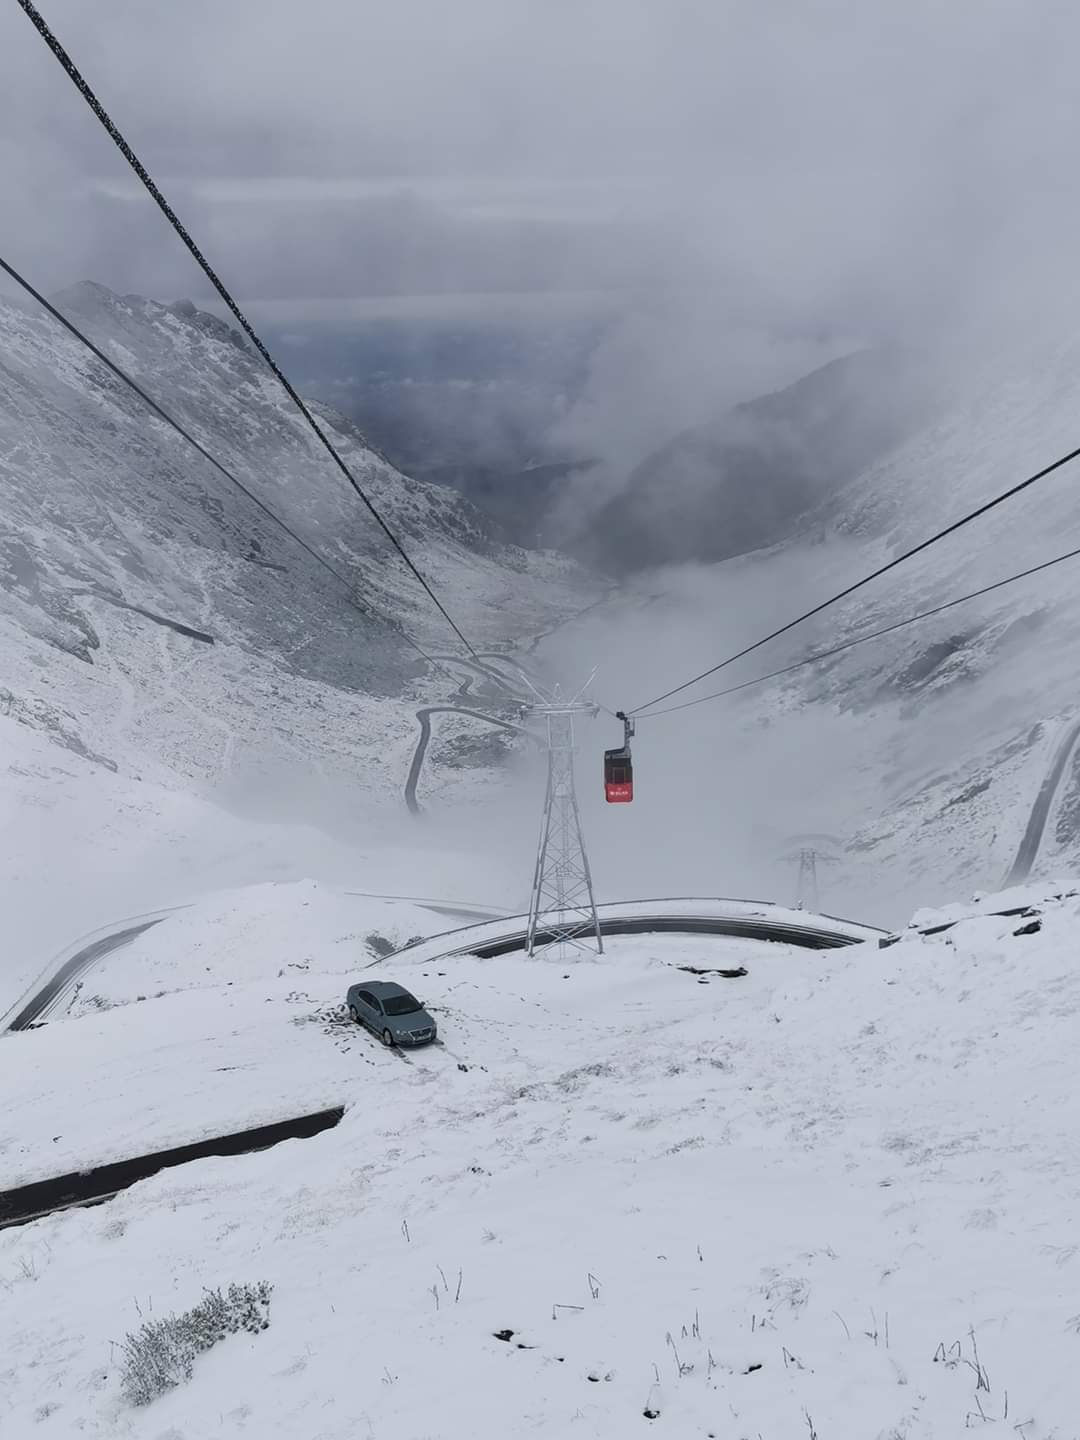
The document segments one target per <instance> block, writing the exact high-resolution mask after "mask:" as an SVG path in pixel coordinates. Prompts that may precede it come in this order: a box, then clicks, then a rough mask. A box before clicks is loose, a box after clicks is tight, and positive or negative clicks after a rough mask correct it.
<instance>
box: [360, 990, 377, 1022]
mask: <svg viewBox="0 0 1080 1440" xmlns="http://www.w3.org/2000/svg"><path fill="white" fill-rule="evenodd" d="M356 998H357V999H358V1000H359V1002H360V1004H359V1005H358V1006H357V1009H358V1010H359V1011H360V1018H361V1020H363V1022H364V1024H365V1025H366V1026H367V1027H368V1029H369V1030H376V1031H377V1030H381V1029H382V1006H381V1005H380V1004H379V1002H378V1000H377V999H376V998H375V996H374V995H373V994H372V993H371V991H370V990H360V991H358V992H357V996H356Z"/></svg>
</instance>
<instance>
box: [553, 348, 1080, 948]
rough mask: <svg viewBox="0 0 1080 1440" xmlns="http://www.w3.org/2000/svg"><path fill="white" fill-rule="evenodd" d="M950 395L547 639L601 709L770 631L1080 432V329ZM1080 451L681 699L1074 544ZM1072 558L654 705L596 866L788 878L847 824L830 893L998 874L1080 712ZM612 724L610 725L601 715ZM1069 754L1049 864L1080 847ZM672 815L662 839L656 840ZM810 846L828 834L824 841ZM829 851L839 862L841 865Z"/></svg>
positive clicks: (1078, 795) (777, 886) (861, 903)
mask: <svg viewBox="0 0 1080 1440" xmlns="http://www.w3.org/2000/svg"><path fill="white" fill-rule="evenodd" d="M965 383H966V386H967V391H968V393H969V394H972V395H974V397H975V398H973V399H970V400H969V401H967V402H966V403H964V404H963V405H956V406H953V407H952V408H951V409H950V411H949V414H948V416H947V417H946V418H944V419H942V420H940V421H939V422H937V423H935V424H934V425H932V426H928V427H927V428H925V429H924V430H923V431H921V432H920V433H919V434H918V435H917V436H916V437H915V438H913V439H911V440H910V441H908V442H907V443H906V444H904V445H903V446H900V447H899V448H897V449H896V450H895V451H893V452H892V453H891V454H890V455H889V456H888V457H887V458H886V459H883V460H881V461H879V462H878V463H876V464H875V465H874V466H872V467H871V468H869V469H868V470H866V471H865V472H864V473H862V474H861V475H860V476H858V477H857V478H856V479H855V480H853V481H851V482H850V483H849V484H848V485H846V486H845V487H844V488H843V489H841V490H840V491H839V492H838V493H837V494H836V495H835V496H833V497H832V498H831V499H830V501H829V502H828V504H827V505H826V506H823V507H822V508H820V509H819V510H818V511H817V512H815V513H814V514H813V515H812V516H811V517H809V518H808V519H807V520H806V522H805V523H802V524H800V527H799V529H798V530H797V532H796V533H794V534H793V535H792V536H791V537H790V538H789V539H788V540H787V541H786V542H785V543H784V544H783V545H779V546H776V547H774V548H773V549H771V550H764V551H758V552H755V553H753V554H750V555H746V556H741V557H739V558H737V559H734V560H730V561H727V562H724V563H723V564H720V565H716V566H712V567H708V568H705V567H701V568H698V569H690V568H688V567H684V568H683V569H682V570H680V571H678V572H661V573H657V574H654V575H653V576H650V577H646V578H644V579H643V580H642V581H641V582H640V583H638V584H637V585H636V586H635V587H634V588H633V589H632V590H631V589H629V588H628V589H626V590H624V592H623V594H622V595H621V596H620V597H619V601H618V603H617V604H610V605H607V606H605V607H603V608H602V609H601V610H599V611H597V612H594V613H593V614H592V615H591V616H589V617H588V618H587V620H585V621H584V622H583V623H582V624H581V625H579V626H577V627H574V628H573V630H572V631H569V632H563V633H561V634H560V635H558V636H556V637H553V639H552V641H551V642H549V643H548V655H549V663H551V664H553V665H555V666H556V667H560V666H561V667H565V668H569V667H571V666H576V667H577V668H578V669H582V670H584V669H586V667H591V665H593V664H595V663H597V661H599V662H600V666H601V668H600V673H599V677H598V692H599V693H600V696H601V698H602V699H603V700H604V702H605V703H606V704H607V705H608V706H609V707H610V708H611V709H619V708H625V707H633V706H637V705H641V704H642V703H643V702H645V701H646V700H648V699H649V698H650V697H652V696H656V695H659V694H661V693H662V692H663V691H665V690H667V689H669V688H670V687H672V686H675V685H678V684H679V683H680V682H682V681H683V680H685V679H687V678H688V677H689V676H691V675H694V674H696V673H697V672H699V671H701V670H703V669H705V668H706V667H708V666H710V665H712V664H714V663H716V662H718V661H720V660H722V659H723V658H724V657H725V656H726V655H729V654H731V653H732V652H734V651H736V650H739V649H741V648H742V647H743V646H744V645H746V644H748V643H751V642H753V641H755V640H757V639H758V638H759V637H760V636H761V635H763V634H766V633H768V632H769V631H770V630H772V629H773V628H775V627H777V626H779V625H782V624H783V623H784V622H786V621H787V620H789V619H790V618H791V617H792V616H794V615H796V614H798V613H799V612H800V611H802V610H803V609H806V608H809V607H810V606H813V605H815V604H817V603H818V602H820V601H821V600H824V599H825V598H826V597H828V596H829V595H830V594H832V593H834V592H835V591H837V590H839V589H841V588H842V587H844V586H846V585H848V584H850V583H851V582H852V581H854V580H856V579H858V578H859V577H860V576H862V575H864V574H867V573H868V572H870V571H871V570H873V569H874V568H876V567H877V566H878V565H880V564H882V563H884V562H885V561H887V560H889V559H891V558H892V557H893V556H895V555H897V554H899V553H900V552H901V551H903V550H904V549H906V548H908V547H909V546H911V545H913V544H915V543H917V542H918V541H920V540H922V539H923V538H925V537H926V536H928V535H930V534H931V533H932V532H933V531H935V530H936V529H938V528H940V527H942V526H944V525H946V524H948V523H949V522H951V521H952V520H954V519H957V518H959V517H960V516H961V515H962V514H963V513H965V512H966V511H968V510H970V509H973V508H975V507H976V506H977V505H979V504H981V503H983V502H984V501H986V500H988V499H990V498H991V497H992V496H994V495H995V494H997V493H998V492H1000V491H1003V490H1005V489H1006V488H1007V487H1008V486H1009V485H1011V484H1013V483H1015V482H1017V481H1019V480H1021V479H1023V478H1024V477H1025V476H1026V475H1029V474H1032V473H1033V472H1034V471H1036V470H1037V469H1039V468H1040V467H1041V466H1043V465H1045V464H1047V463H1049V462H1050V461H1052V460H1053V459H1055V458H1056V457H1057V456H1059V455H1061V454H1063V453H1066V452H1068V451H1070V450H1071V449H1073V448H1075V446H1076V445H1077V443H1078V441H1080V428H1078V420H1077V413H1078V412H1077V405H1076V401H1077V397H1078V395H1080V340H1077V339H1072V340H1070V341H1068V342H1063V343H1061V344H1058V345H1056V346H1052V347H1050V346H1044V347H1042V348H1040V349H1031V350H1028V351H1026V352H1024V353H1021V354H1017V355H1015V356H1012V357H1010V359H1009V361H1008V362H1007V363H1006V362H1003V361H1001V360H997V359H995V361H994V363H993V364H992V365H991V364H990V363H989V362H986V363H985V364H984V366H983V371H982V373H981V374H979V375H977V376H975V377H968V379H967V381H966V382H965ZM1078 477H1080V470H1078V469H1077V467H1076V465H1075V464H1074V465H1073V466H1071V467H1067V468H1064V469H1062V470H1060V471H1058V472H1055V473H1054V474H1052V475H1050V476H1047V477H1046V478H1045V479H1044V480H1042V481H1041V482H1039V484H1037V485H1035V486H1033V487H1032V488H1030V489H1029V490H1027V491H1025V492H1024V493H1023V494H1021V495H1019V496H1018V497H1016V498H1015V499H1014V500H1012V501H1010V502H1008V503H1007V504H1005V505H1003V506H1002V507H1000V508H999V509H998V510H996V511H994V512H992V513H991V514H989V515H987V516H985V517H984V518H982V519H980V520H977V521H975V522H974V523H973V524H972V525H970V526H969V527H967V528H966V529H964V530H962V531H960V532H958V533H957V534H956V535H954V536H951V537H950V538H949V539H948V540H946V541H943V542H942V543H941V544H940V545H938V546H935V547H934V548H932V549H930V550H928V551H926V552H925V553H924V554H922V555H920V556H918V557H916V559H915V560H913V561H911V562H909V563H907V564H905V565H903V566H902V567H900V568H899V569H898V570H896V571H895V572H894V573H891V574H889V575H887V576H885V577H884V578H883V579H882V580H880V581H877V582H875V583H874V584H873V585H871V586H869V587H867V588H866V589H865V590H863V591H860V592H859V593H858V594H857V595H854V596H852V597H851V599H850V600H848V601H846V602H844V603H843V604H841V605H838V606H836V607H833V608H832V609H830V610H828V611H826V612H825V613H824V614H823V615H821V616H820V617H818V618H817V619H816V620H815V621H813V622H812V623H810V624H808V625H804V626H801V627H799V628H798V629H797V630H795V631H794V632H792V633H791V634H790V635H788V636H786V637H784V639H783V640H781V641H778V642H774V643H772V644H770V645H768V646H766V647H765V648H763V649H762V650H760V651H758V652H757V653H755V654H754V655H752V656H750V657H748V658H747V659H745V660H743V661H741V662H740V663H739V664H737V665H734V666H731V667H728V668H726V669H724V670H722V671H721V672H719V673H718V674H716V675H714V676H712V677H710V678H709V679H706V680H705V681H703V682H701V683H700V684H699V685H697V686H694V687H692V688H691V689H689V690H687V691H684V692H682V693H680V694H679V695H677V696H674V697H672V699H671V701H670V702H666V703H670V704H678V703H680V702H683V701H688V700H693V699H695V698H697V697H698V696H701V695H707V694H709V693H710V692H712V691H716V690H721V689H724V688H725V687H727V686H731V685H736V684H738V683H739V682H741V681H743V680H745V679H749V678H752V677H754V676H758V675H761V674H763V673H765V672H768V671H770V670H773V669H775V668H778V667H781V666H784V665H786V664H788V663H790V662H791V661H793V660H797V659H799V658H801V657H803V656H805V655H808V654H810V653H812V652H814V651H816V650H819V649H823V648H826V647H828V646H831V645H833V644H836V643H839V642H842V641H844V640H847V639H851V638H854V637H856V636H858V635H861V634H864V633H866V632H869V631H871V630H875V629H878V628H880V627H882V626H886V625H889V624H890V623H892V622H894V621H897V620H901V619H903V618H905V617H906V616H908V615H911V614H914V613H916V612H919V611H922V610H926V609H929V608H931V607H933V606H936V605H938V604H941V603H943V602H945V601H947V600H949V599H951V598H953V597H955V596H959V595H962V594H964V593H965V592H967V591H970V590H973V589H976V588H978V587H980V586H982V585H986V584H989V583H992V582H993V581H995V580H997V579H999V578H1004V577H1005V576H1007V575H1009V574H1010V573H1013V572H1015V571H1018V570H1022V569H1024V568H1025V567H1027V566H1031V565H1035V564H1038V563H1040V562H1042V561H1043V560H1046V559H1049V558H1051V557H1053V556H1055V555H1057V554H1061V553H1063V552H1065V551H1067V550H1070V549H1073V548H1075V547H1078V546H1080V507H1078V506H1077V503H1076V495H1077V484H1078ZM1078 634H1080V560H1073V561H1071V562H1067V563H1065V564H1063V565H1061V566H1060V567H1058V568H1056V569H1054V570H1050V571H1047V572H1045V573H1043V574H1041V575H1038V576H1034V577H1032V578H1031V579H1029V580H1026V581H1024V582H1021V583H1019V584H1017V585H1015V586H1013V587H1010V588H1007V589H1004V590H1000V591H996V592H995V593H993V594H991V595H988V596H986V597H985V598H983V599H981V600H977V601H975V602H972V603H970V604H967V605H964V606H962V607H958V608H956V609H954V610H951V611H949V612H947V613H945V614H942V615H940V616H938V617H936V618H933V619H931V620H928V621H925V622H923V623H922V624H920V625H918V626H913V627H911V628H908V629H904V630H900V631H897V632H895V633H894V634H892V635H889V636H886V637H884V638H882V639H880V640H876V641H874V642H872V643H870V644H867V645H866V646H860V647H858V648H855V649H853V650H850V651H848V652H846V653H844V654H842V655H838V656H836V657H834V658H833V659H831V660H828V661H825V662H823V663H822V664H820V665H817V666H813V667H810V668H807V669H804V670H801V671H799V672H797V673H795V674H792V675H789V676H786V677H783V678H781V679H778V680H776V681H773V682H770V683H769V684H767V685H764V686H760V687H757V688H753V689H749V690H747V691H745V692H743V693H740V694H735V695H730V696H728V697H725V698H722V699H719V700H716V701H713V702H711V703H709V704H705V705H701V706H699V707H697V708H694V709H687V710H683V711H679V712H677V713H673V714H670V715H664V716H658V717H657V718H655V719H648V718H642V719H641V721H640V722H639V726H638V736H637V740H636V742H635V759H636V762H637V765H636V782H637V783H636V790H635V803H634V805H633V806H632V807H626V813H624V814H620V815H618V816H617V817H614V818H611V817H608V816H605V815H604V814H603V807H602V805H597V806H596V807H595V811H594V815H593V816H592V817H590V820H591V823H593V824H594V825H597V826H600V827H603V830H602V833H603V834H604V835H605V837H610V839H611V844H612V846H613V848H612V849H610V850H609V852H608V855H607V858H606V859H605V857H604V856H603V855H601V857H600V859H599V861H598V869H599V871H600V873H601V875H602V877H603V880H604V884H605V886H606V885H607V884H608V883H609V877H610V875H611V874H612V873H616V874H618V875H619V876H620V878H621V879H622V881H623V883H624V885H625V884H627V883H629V884H633V885H637V884H641V883H646V876H644V875H643V874H642V872H643V871H647V870H648V869H652V870H653V871H657V870H659V871H660V872H662V873H663V875H664V881H663V883H661V884H660V885H659V888H660V889H661V890H662V889H664V888H669V887H670V886H671V885H672V884H680V883H681V884H683V885H685V886H687V887H689V889H688V890H687V891H684V892H683V893H692V892H693V889H694V888H695V887H697V886H700V885H702V884H708V883H710V882H709V879H708V878H707V877H708V876H711V884H712V887H713V888H714V889H716V890H718V891H719V892H720V893H735V894H740V893H741V894H755V893H759V894H760V893H764V894H765V895H772V896H774V897H775V898H778V899H785V900H787V899H790V898H792V892H793V890H794V886H795V868H794V865H792V864H791V863H789V862H786V861H785V862H783V863H781V861H780V857H781V856H783V855H787V854H790V853H791V852H792V851H793V850H796V851H797V850H798V848H799V847H798V843H797V841H796V839H795V837H797V836H798V835H799V834H800V833H804V832H812V833H822V832H823V833H824V834H825V835H827V836H832V837H834V842H833V843H830V844H828V845H826V846H825V851H826V854H825V859H824V860H823V862H822V867H821V869H820V872H819V880H820V884H821V887H822V893H823V896H824V897H825V902H826V903H825V908H835V909H837V910H839V912H840V913H849V914H853V915H857V916H861V917H862V918H864V919H867V920H874V921H878V922H882V923H887V922H890V921H891V922H894V923H895V922H896V921H898V920H899V919H901V918H902V916H903V915H904V914H905V913H907V912H909V911H910V909H911V908H912V907H913V906H915V905H917V904H920V903H933V902H935V901H937V900H940V899H943V898H945V897H948V896H950V895H955V894H957V893H961V894H962V893H964V892H965V891H970V890H971V889H976V888H977V889H983V890H986V889H993V888H995V887H996V886H997V885H999V884H1000V883H1001V879H1002V877H1003V875H1004V874H1005V872H1006V870H1007V869H1008V867H1009V865H1010V863H1011V861H1012V859H1013V856H1014V854H1015V852H1016V847H1017V845H1018V844H1019V841H1020V838H1021V836H1022V834H1023V831H1024V827H1025V825H1026V823H1027V820H1028V817H1029V815H1030V812H1031V807H1032V805H1033V803H1034V801H1035V798H1036V795H1037V793H1038V790H1039V787H1040V784H1041V783H1042V780H1043V778H1044V775H1045V773H1046V770H1047V767H1048V766H1049V764H1050V761H1051V759H1052V757H1053V755H1054V752H1055V749H1056V746H1057V744H1058V741H1059V739H1060V738H1061V736H1062V734H1063V733H1065V732H1066V730H1067V728H1068V726H1069V725H1070V724H1071V723H1072V721H1073V720H1074V719H1075V718H1076V717H1077V716H1078V715H1080V691H1078V689H1077V680H1076V676H1077V672H1078V665H1080V647H1078V644H1077V635H1078ZM605 733H606V734H610V735H611V736H612V738H611V739H610V740H607V741H603V740H601V739H600V737H599V736H598V737H597V740H596V744H597V746H599V745H601V744H603V743H607V744H613V743H615V740H616V739H617V735H618V732H617V729H616V727H615V726H614V725H613V724H608V725H607V728H606V731H605ZM1078 815H1080V774H1077V773H1075V772H1074V771H1073V770H1071V769H1070V770H1069V771H1068V772H1067V773H1066V775H1065V777H1064V782H1063V790H1062V795H1061V803H1060V804H1059V805H1058V806H1057V807H1056V808H1055V812H1054V814H1053V816H1052V817H1051V824H1050V827H1049V829H1048V832H1047V837H1046V841H1045V843H1044V846H1043V847H1042V849H1041V851H1040V856H1039V860H1038V864H1039V865H1042V866H1044V867H1045V866H1049V867H1050V869H1051V870H1055V869H1062V868H1068V867H1073V866H1076V865H1078V864H1080V826H1078V824H1077V817H1078ZM657 835H662V836H663V844H662V845H660V846H658V845H656V844H655V837H656V836H657ZM819 848H820V847H819ZM834 861H838V862H839V863H838V864H837V863H831V862H834Z"/></svg>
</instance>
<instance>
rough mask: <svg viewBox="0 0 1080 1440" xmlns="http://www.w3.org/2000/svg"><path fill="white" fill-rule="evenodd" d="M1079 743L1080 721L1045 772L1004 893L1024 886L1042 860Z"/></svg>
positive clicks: (1059, 746) (1062, 740)
mask: <svg viewBox="0 0 1080 1440" xmlns="http://www.w3.org/2000/svg"><path fill="white" fill-rule="evenodd" d="M1078 741H1080V720H1075V721H1074V722H1073V723H1072V724H1071V725H1070V726H1069V728H1068V729H1067V730H1066V731H1065V734H1064V735H1063V736H1062V737H1061V740H1060V742H1059V744H1058V747H1057V749H1056V750H1055V751H1054V758H1053V760H1051V762H1050V768H1049V770H1048V771H1047V772H1046V778H1045V779H1044V780H1043V783H1042V785H1041V786H1040V787H1039V793H1038V795H1036V797H1035V804H1034V805H1033V806H1032V807H1031V814H1030V816H1029V817H1028V823H1027V828H1026V829H1025V830H1024V834H1023V838H1022V839H1021V841H1020V845H1019V848H1018V849H1017V852H1016V857H1015V859H1014V860H1013V862H1012V865H1011V866H1010V867H1009V869H1008V870H1007V871H1006V874H1005V878H1004V880H1003V881H1002V882H1001V888H1002V889H1003V890H1008V889H1010V887H1011V886H1013V885H1022V884H1023V882H1024V881H1025V880H1026V879H1027V878H1028V876H1029V875H1030V874H1031V871H1032V867H1033V866H1034V864H1035V861H1036V860H1037V859H1038V857H1039V850H1040V848H1041V846H1042V842H1043V836H1044V835H1045V834H1046V824H1047V821H1048V820H1049V819H1050V811H1051V809H1052V808H1053V804H1054V801H1055V800H1056V799H1057V794H1058V791H1059V789H1060V788H1061V781H1062V778H1063V776H1064V774H1065V767H1066V766H1067V765H1068V763H1069V760H1070V759H1071V758H1072V756H1073V754H1074V752H1075V750H1076V746H1077V742H1078Z"/></svg>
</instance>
